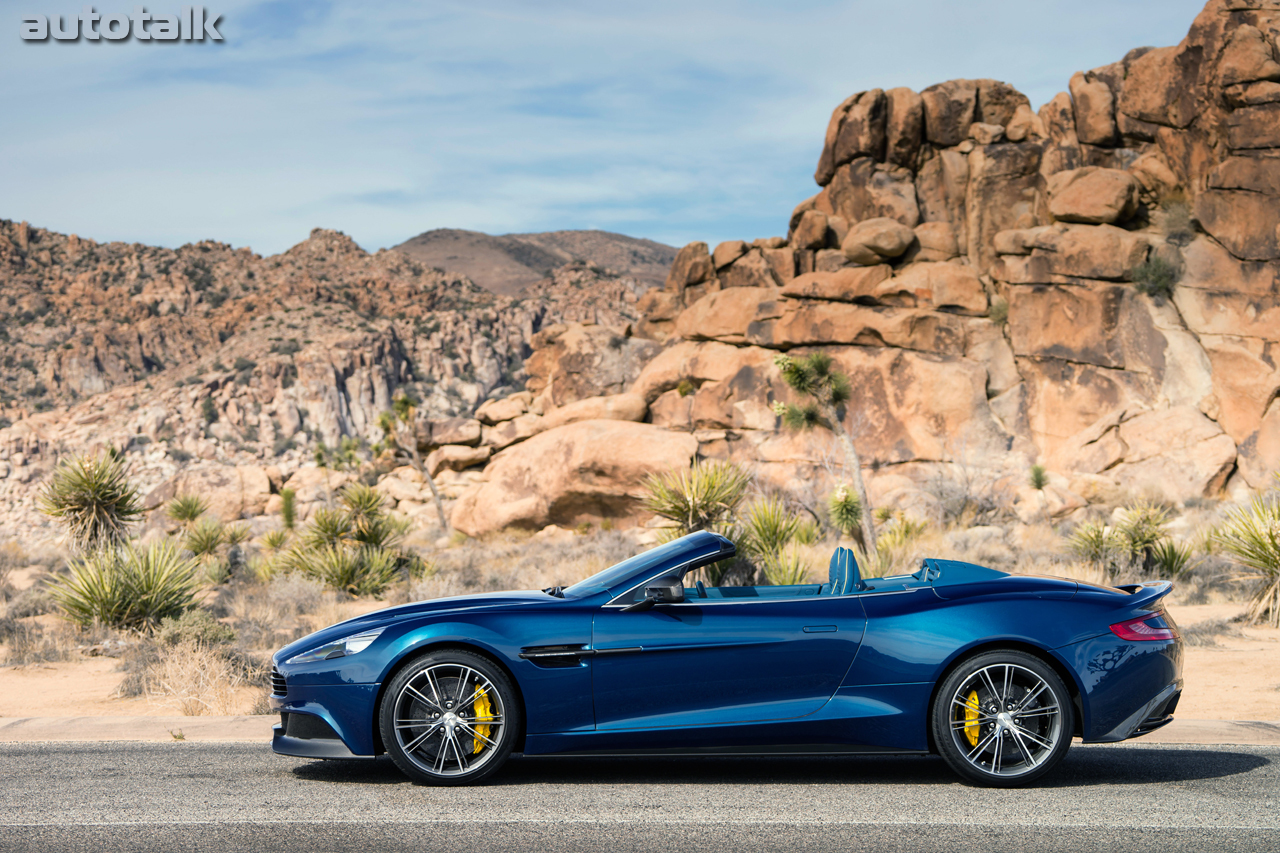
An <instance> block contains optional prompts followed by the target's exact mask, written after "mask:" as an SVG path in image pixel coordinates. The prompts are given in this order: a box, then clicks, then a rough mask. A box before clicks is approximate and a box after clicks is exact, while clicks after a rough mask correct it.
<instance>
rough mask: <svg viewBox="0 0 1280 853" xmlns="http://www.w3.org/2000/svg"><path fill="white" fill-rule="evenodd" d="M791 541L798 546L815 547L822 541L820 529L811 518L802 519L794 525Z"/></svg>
mask: <svg viewBox="0 0 1280 853" xmlns="http://www.w3.org/2000/svg"><path fill="white" fill-rule="evenodd" d="M793 540H794V541H795V542H796V543H797V544H799V545H817V544H818V542H820V541H821V540H822V528H821V527H819V526H818V522H816V521H814V520H813V519H812V518H802V519H800V521H799V523H798V524H796V533H795V536H794V537H793Z"/></svg>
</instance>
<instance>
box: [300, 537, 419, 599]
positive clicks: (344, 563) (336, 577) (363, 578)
mask: <svg viewBox="0 0 1280 853" xmlns="http://www.w3.org/2000/svg"><path fill="white" fill-rule="evenodd" d="M297 566H298V568H299V569H301V570H302V571H303V572H304V573H306V574H308V575H311V576H312V577H315V578H317V579H319V580H321V581H323V582H324V584H325V586H327V587H330V588H331V589H336V590H339V591H341V592H346V593H350V594H351V595H380V594H382V592H383V591H384V590H386V588H387V587H389V586H391V584H393V583H395V581H396V579H397V578H398V577H399V575H400V567H399V561H398V560H397V558H396V555H395V554H393V553H391V552H390V551H387V550H385V549H382V548H368V547H359V548H353V547H343V546H328V547H323V548H311V549H308V550H307V551H305V552H300V553H297Z"/></svg>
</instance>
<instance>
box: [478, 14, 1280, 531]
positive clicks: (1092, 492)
mask: <svg viewBox="0 0 1280 853" xmlns="http://www.w3.org/2000/svg"><path fill="white" fill-rule="evenodd" d="M1277 34H1280V9H1277V8H1276V7H1275V4H1273V3H1266V2H1261V1H1260V0H1254V2H1248V0H1244V2H1233V3H1226V2H1222V0H1213V2H1211V3H1209V5H1208V6H1206V7H1205V9H1204V11H1203V12H1202V14H1201V15H1200V16H1199V17H1197V19H1196V20H1195V22H1194V23H1193V25H1192V27H1191V30H1190V32H1189V34H1188V36H1187V38H1186V39H1184V40H1183V42H1182V43H1180V44H1179V45H1177V46H1175V47H1166V48H1140V49H1137V50H1133V51H1131V52H1130V53H1128V54H1127V55H1126V56H1124V57H1123V58H1121V59H1120V60H1118V61H1116V62H1114V63H1112V64H1110V65H1107V66H1104V67H1102V68H1096V69H1093V70H1092V71H1088V72H1081V73H1078V74H1076V75H1074V76H1073V77H1072V78H1071V80H1070V81H1069V84H1068V87H1067V91H1064V92H1062V93H1061V94H1059V95H1058V96H1056V97H1055V98H1054V99H1053V100H1052V101H1050V102H1049V103H1048V104H1046V105H1045V106H1044V107H1042V108H1041V109H1040V110H1039V111H1033V110H1032V109H1031V107H1030V104H1029V103H1028V101H1027V98H1026V97H1025V96H1023V95H1022V94H1021V93H1019V92H1018V91H1016V90H1015V89H1014V88H1013V87H1011V86H1009V85H1008V84H1005V83H1002V82H999V81H996V80H952V81H948V82H946V83H941V84H938V85H936V86H931V87H929V88H927V89H925V90H923V91H921V92H914V91H912V90H910V89H905V88H899V89H890V90H888V91H882V90H879V89H876V90H871V91H866V92H858V93H856V94H854V95H851V96H850V97H849V98H847V99H846V100H845V101H844V102H842V103H841V104H840V105H839V106H837V107H836V109H835V111H834V112H833V114H832V117H831V120H830V122H829V124H828V126H827V130H826V134H825V138H824V141H823V145H822V149H821V156H820V158H819V161H818V167H817V170H816V174H815V180H816V182H817V184H818V186H819V192H818V193H817V194H816V195H814V196H813V197H812V198H809V199H807V200H805V201H803V202H801V203H800V204H799V205H798V206H797V207H796V209H795V210H794V211H793V212H792V214H791V216H790V218H789V219H788V220H787V221H786V237H767V238H762V239H756V240H754V241H751V242H745V241H730V242H726V243H721V244H720V245H719V246H716V247H715V249H714V250H710V249H709V248H708V247H707V246H706V245H705V244H702V243H693V244H690V245H688V246H686V247H684V248H683V249H682V250H681V251H680V253H679V255H678V256H677V257H676V260H675V262H674V264H673V266H672V269H671V271H670V274H669V276H668V277H667V280H666V283H665V288H664V289H663V290H661V291H654V292H650V293H649V294H647V295H646V296H645V297H644V298H643V299H642V300H641V302H640V308H641V310H642V311H644V313H645V318H644V320H643V322H642V323H641V324H640V327H639V328H640V330H641V332H642V333H643V334H645V335H647V336H649V337H651V338H653V339H655V340H658V341H662V342H663V343H664V349H663V350H662V352H661V353H659V354H658V355H657V356H656V357H654V358H653V359H652V360H650V361H648V363H647V364H645V365H644V366H643V368H641V369H640V370H639V371H638V372H637V373H636V378H635V379H634V380H633V382H632V384H631V386H630V387H629V388H628V389H627V392H626V393H624V394H621V395H615V396H602V397H596V398H592V399H581V396H582V395H583V394H585V393H586V392H587V389H582V390H580V391H575V392H572V393H563V390H562V389H563V386H562V385H561V383H562V382H567V381H569V380H570V379H571V377H572V376H573V375H574V372H573V365H574V364H575V363H578V362H581V361H583V360H584V356H583V355H581V354H563V355H560V356H555V357H551V358H549V361H551V362H554V363H555V367H554V369H553V370H551V371H549V372H550V373H552V374H554V378H553V380H552V381H551V382H550V383H549V384H548V385H546V386H545V387H544V389H543V390H542V391H541V393H540V394H538V395H537V396H535V397H533V398H532V405H533V406H536V407H539V410H540V411H542V414H541V415H540V418H541V420H540V421H539V422H535V420H534V418H533V416H532V415H529V414H522V415H519V416H517V417H516V418H515V419H514V420H511V421H499V419H498V417H497V414H496V413H497V411H498V410H497V408H496V407H495V408H493V409H490V413H491V414H490V420H493V421H494V423H493V425H492V426H487V427H486V428H487V429H490V430H493V431H495V433H496V431H498V430H504V429H505V430H511V429H513V427H512V426H510V425H511V424H521V426H519V427H518V428H516V429H517V432H518V433H519V434H522V435H523V434H531V435H533V437H532V438H530V439H528V440H527V443H525V444H522V445H520V448H519V449H518V450H511V451H502V452H499V453H497V454H496V455H494V456H493V459H492V461H491V462H490V463H489V465H488V467H487V468H486V469H485V473H484V476H485V480H486V482H484V483H482V484H479V485H477V486H475V487H473V489H472V491H471V492H470V493H468V494H466V495H464V496H463V498H462V499H461V501H460V502H459V504H458V506H457V508H456V509H455V511H454V521H455V522H456V523H457V524H458V526H459V527H461V528H462V529H464V530H468V531H469V532H475V533H480V532H485V531H487V530H492V529H495V528H497V527H501V526H505V525H511V524H517V525H524V526H529V527H536V526H538V525H541V524H544V523H547V522H548V521H556V522H559V523H575V522H577V521H580V520H590V519H591V518H593V517H603V516H606V515H608V514H610V513H611V512H616V511H617V504H619V503H626V499H625V496H626V495H627V494H630V495H631V503H630V504H629V505H630V506H631V507H632V508H634V507H635V506H636V504H635V502H634V496H635V494H636V490H635V485H636V483H638V481H639V478H640V476H642V474H643V472H644V471H645V470H651V469H652V468H653V467H654V466H655V465H656V464H657V463H656V462H655V463H651V462H650V460H661V462H662V464H669V463H671V461H672V459H675V460H683V459H687V458H693V457H694V456H700V457H707V458H729V459H735V460H738V461H740V462H742V463H744V464H747V465H749V466H752V467H753V468H754V469H755V470H756V471H757V473H758V474H759V475H760V476H761V477H762V478H763V479H764V480H765V482H768V483H772V484H773V485H774V486H776V487H778V488H781V489H783V490H785V491H787V492H789V493H791V494H792V495H794V496H797V497H799V498H800V499H803V500H807V501H808V502H810V505H813V503H814V502H815V499H816V498H818V497H819V496H821V495H822V494H823V493H824V491H825V490H827V489H829V488H830V487H831V484H832V483H833V482H834V480H835V479H836V478H838V477H839V476H840V474H839V470H838V463H837V462H836V461H835V460H834V459H833V456H834V454H833V453H832V452H831V446H830V438H829V435H826V434H823V433H821V432H815V433H811V434H804V435H795V434H788V433H786V432H782V431H780V429H779V424H778V421H777V419H776V418H775V417H774V415H773V412H772V411H771V408H770V404H771V403H773V402H774V401H776V400H789V399H790V396H789V391H788V390H787V389H786V388H785V387H784V386H783V384H782V383H781V381H780V378H779V375H778V372H777V369H776V368H775V367H774V365H773V363H772V362H773V358H774V356H775V355H776V354H777V353H779V352H782V351H791V352H796V353H804V352H807V351H809V350H810V349H812V348H817V347H820V348H822V349H825V350H826V351H828V352H830V353H831V354H832V355H833V356H834V357H835V358H836V361H837V363H838V364H839V366H840V367H841V368H843V369H844V370H845V371H846V372H847V373H848V374H849V375H850V376H851V377H852V379H853V385H854V400H853V402H852V404H851V405H850V406H849V407H848V413H847V421H846V425H847V426H848V427H849V429H850V430H851V432H852V433H853V434H854V435H855V436H856V438H857V441H858V443H859V446H860V451H861V455H862V459H863V460H864V463H866V464H869V466H870V468H871V470H870V471H869V472H868V473H869V475H870V488H871V491H872V494H873V498H874V499H875V500H876V502H877V503H878V504H880V505H885V504H888V505H891V506H896V507H899V508H904V509H909V510H913V511H916V512H919V513H920V514H923V515H926V516H935V517H936V515H937V514H938V513H939V512H942V511H945V509H946V505H947V504H948V502H950V501H953V500H975V501H977V502H979V503H982V502H988V503H991V502H994V503H996V504H1001V503H1003V504H1005V505H1010V506H1013V507H1014V508H1015V509H1016V511H1017V512H1018V513H1019V514H1020V515H1022V516H1024V517H1025V518H1030V517H1039V516H1043V515H1044V514H1046V513H1047V514H1048V515H1050V516H1056V517H1063V516H1067V515H1069V514H1072V513H1076V512H1080V511H1083V510H1084V509H1085V508H1086V507H1087V505H1088V504H1089V503H1090V502H1091V501H1101V502H1104V503H1105V502H1114V501H1115V500H1116V499H1118V498H1119V497H1120V496H1125V495H1128V496H1131V497H1139V496H1144V495H1151V496H1154V497H1157V498H1160V499H1162V500H1169V501H1176V502H1187V501H1197V500H1203V499H1205V498H1214V497H1217V496H1220V495H1222V494H1224V493H1225V492H1235V491H1238V490H1247V489H1249V488H1261V487H1263V486H1264V485H1266V484H1267V483H1268V481H1269V477H1270V473H1271V471H1273V470H1275V469H1276V468H1277V467H1280V405H1277V404H1276V398H1277V394H1278V392H1280V373H1278V372H1277V368H1276V356H1277V353H1278V348H1280V307H1278V306H1277V284H1276V272H1277V270H1278V269H1280V245H1278V243H1277V239H1278V237H1280V232H1278V230H1277V229H1278V226H1280V171H1277V166H1278V164H1280V54H1278V52H1277V44H1276V39H1277ZM564 337H565V338H567V337H568V335H565V336H564ZM596 351H597V352H602V351H601V350H599V349H597V350H596ZM548 352H549V353H550V352H551V351H550V350H549V351H548ZM541 356H542V352H539V353H538V354H537V355H535V358H539V357H541ZM547 389H553V390H550V391H549V390H547ZM594 393H597V394H603V393H607V392H604V391H602V390H601V389H594ZM552 403H554V404H556V405H558V406H560V407H561V408H559V409H555V410H551V411H550V413H548V406H549V405H550V404H552ZM517 408H518V406H517ZM570 410H574V411H582V412H584V413H590V417H591V418H592V420H590V421H588V422H586V423H580V424H576V425H574V426H572V427H564V426H562V427H559V429H545V427H546V426H548V425H549V424H548V421H549V419H551V418H558V419H563V418H564V417H566V416H567V415H566V414H563V413H568V412H569V411H570ZM503 411H504V413H505V412H509V411H515V409H514V408H513V409H509V410H507V409H504V410H503ZM601 417H605V418H622V419H626V420H630V421H635V422H636V423H634V424H628V425H626V426H625V427H624V426H620V425H619V426H615V427H612V428H610V427H609V425H608V424H607V423H606V422H605V421H601V420H599V418H601ZM522 418H523V421H522V420H521V419H522ZM539 430H541V431H539ZM567 430H573V432H569V431H567ZM619 447H634V448H636V450H635V453H634V454H631V453H619V452H618V450H617V448H619ZM566 460H567V461H568V464H566ZM1037 463H1038V464H1042V465H1044V466H1046V467H1047V468H1048V470H1049V473H1050V477H1049V485H1048V487H1047V488H1045V489H1043V490H1035V489H1032V488H1031V487H1030V486H1029V485H1028V484H1027V483H1028V476H1027V472H1028V471H1029V469H1030V467H1031V466H1032V465H1033V464H1037ZM605 483H609V484H610V485H608V486H605V485H603V484H605ZM606 492H607V493H608V496H607V499H606V497H605V496H604V495H605V493H606ZM499 507H500V508H501V509H498V508H499Z"/></svg>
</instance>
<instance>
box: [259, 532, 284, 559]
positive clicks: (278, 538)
mask: <svg viewBox="0 0 1280 853" xmlns="http://www.w3.org/2000/svg"><path fill="white" fill-rule="evenodd" d="M258 541H259V543H260V544H261V545H262V548H263V550H265V551H267V552H268V553H271V554H274V553H275V552H277V551H280V550H282V549H283V548H284V547H285V546H286V545H288V544H289V531H288V530H268V531H267V532H266V533H264V534H262V538H261V539H259V540H258Z"/></svg>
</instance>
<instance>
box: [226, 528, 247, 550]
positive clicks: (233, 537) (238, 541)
mask: <svg viewBox="0 0 1280 853" xmlns="http://www.w3.org/2000/svg"><path fill="white" fill-rule="evenodd" d="M248 540H249V525H247V524H228V525H227V527H226V532H225V533H224V534H223V541H225V542H226V543H227V544H228V545H242V544H244V543H245V542H247V541H248Z"/></svg>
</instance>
